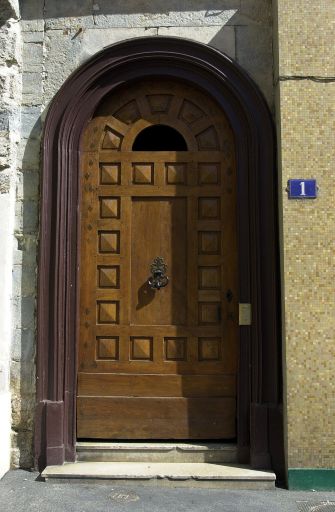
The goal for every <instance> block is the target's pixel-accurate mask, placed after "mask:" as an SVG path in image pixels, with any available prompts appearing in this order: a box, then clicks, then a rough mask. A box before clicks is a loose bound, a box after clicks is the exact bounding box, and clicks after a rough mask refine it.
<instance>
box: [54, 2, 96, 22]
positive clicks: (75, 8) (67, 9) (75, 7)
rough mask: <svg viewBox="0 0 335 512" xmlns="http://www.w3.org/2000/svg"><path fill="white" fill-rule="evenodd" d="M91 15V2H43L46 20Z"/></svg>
mask: <svg viewBox="0 0 335 512" xmlns="http://www.w3.org/2000/svg"><path fill="white" fill-rule="evenodd" d="M90 14H92V0H80V2H69V0H57V2H55V0H45V6H44V15H45V17H46V18H68V17H70V18H79V17H81V16H88V15H90Z"/></svg>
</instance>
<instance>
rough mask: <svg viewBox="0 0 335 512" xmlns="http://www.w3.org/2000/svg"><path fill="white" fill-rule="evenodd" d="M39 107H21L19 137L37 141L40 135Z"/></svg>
mask: <svg viewBox="0 0 335 512" xmlns="http://www.w3.org/2000/svg"><path fill="white" fill-rule="evenodd" d="M40 116H41V109H40V107H36V106H34V107H33V106H32V107H23V108H22V110H21V130H22V131H21V135H22V137H24V138H25V139H29V138H30V139H39V138H40V135H41V117H40Z"/></svg>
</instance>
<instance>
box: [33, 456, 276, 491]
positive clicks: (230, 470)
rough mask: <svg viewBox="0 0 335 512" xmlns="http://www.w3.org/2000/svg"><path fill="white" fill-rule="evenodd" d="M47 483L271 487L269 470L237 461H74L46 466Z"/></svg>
mask: <svg viewBox="0 0 335 512" xmlns="http://www.w3.org/2000/svg"><path fill="white" fill-rule="evenodd" d="M41 476H42V478H44V480H45V481H47V482H57V483H62V482H74V481H76V482H84V483H89V482H92V483H97V482H100V483H101V482H105V483H106V481H109V482H113V483H141V485H142V484H150V485H163V486H164V485H167V486H171V487H207V488H220V489H255V490H258V489H259V490H261V489H274V488H275V480H276V476H275V474H274V473H273V472H272V471H259V470H254V469H251V468H250V467H249V466H245V465H237V464H211V463H173V462H165V463H162V462H158V463H157V462H154V463H147V462H75V463H66V464H64V465H62V466H48V467H46V468H45V470H44V471H43V472H42V474H41Z"/></svg>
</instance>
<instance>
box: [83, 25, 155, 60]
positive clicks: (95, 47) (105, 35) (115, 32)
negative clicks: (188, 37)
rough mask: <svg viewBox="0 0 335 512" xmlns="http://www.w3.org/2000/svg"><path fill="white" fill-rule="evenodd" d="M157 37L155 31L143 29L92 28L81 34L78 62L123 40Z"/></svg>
mask: <svg viewBox="0 0 335 512" xmlns="http://www.w3.org/2000/svg"><path fill="white" fill-rule="evenodd" d="M155 35H157V30H156V29H153V28H152V29H148V30H145V29H144V28H133V29H132V28H130V29H129V28H128V29H125V28H106V29H103V28H100V29H98V28H92V29H87V30H85V32H84V33H83V37H82V45H81V47H80V61H81V62H84V61H85V60H86V59H88V58H89V57H91V56H92V55H94V54H95V53H97V52H99V51H100V50H102V49H103V48H105V47H106V46H109V45H111V44H114V43H117V42H119V41H123V40H125V39H132V38H134V37H145V36H155Z"/></svg>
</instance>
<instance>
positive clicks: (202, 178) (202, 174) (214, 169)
mask: <svg viewBox="0 0 335 512" xmlns="http://www.w3.org/2000/svg"><path fill="white" fill-rule="evenodd" d="M198 180H199V185H219V183H220V164H219V163H199V166H198Z"/></svg>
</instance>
